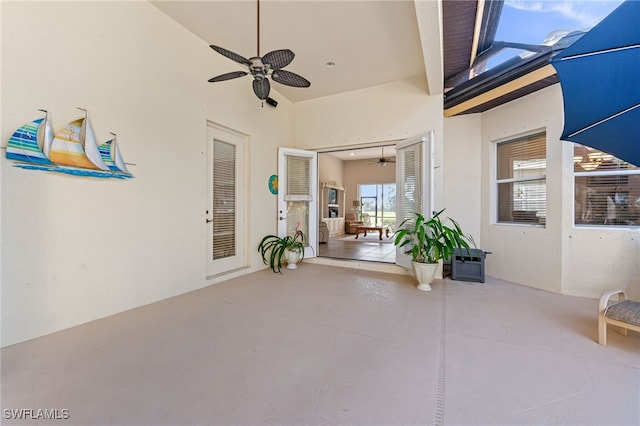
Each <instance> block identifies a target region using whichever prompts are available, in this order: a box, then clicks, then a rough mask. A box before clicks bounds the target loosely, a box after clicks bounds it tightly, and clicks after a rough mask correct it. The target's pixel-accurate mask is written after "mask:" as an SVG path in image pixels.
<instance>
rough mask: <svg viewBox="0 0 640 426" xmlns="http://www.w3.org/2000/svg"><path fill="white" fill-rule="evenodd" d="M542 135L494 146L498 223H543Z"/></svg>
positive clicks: (544, 160) (544, 169)
mask: <svg viewBox="0 0 640 426" xmlns="http://www.w3.org/2000/svg"><path fill="white" fill-rule="evenodd" d="M546 153H547V150H546V133H544V132H542V133H536V134H534V135H530V136H525V137H522V138H518V139H514V140H510V141H506V142H500V143H498V145H497V167H496V171H497V176H496V184H497V190H498V222H502V223H526V224H543V225H544V224H545V222H546V217H547V182H546V174H547V154H546Z"/></svg>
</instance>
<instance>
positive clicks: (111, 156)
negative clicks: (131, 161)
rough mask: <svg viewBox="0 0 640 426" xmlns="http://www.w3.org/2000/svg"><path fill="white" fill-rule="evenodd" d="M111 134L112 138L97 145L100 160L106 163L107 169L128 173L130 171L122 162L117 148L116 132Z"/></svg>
mask: <svg viewBox="0 0 640 426" xmlns="http://www.w3.org/2000/svg"><path fill="white" fill-rule="evenodd" d="M111 134H112V135H113V138H112V139H111V140H108V141H107V142H105V143H103V144H102V145H100V147H99V148H100V155H101V156H102V160H103V161H104V163H105V164H106V165H107V167H109V170H113V171H114V172H122V173H126V174H128V175H130V174H131V173H130V172H129V170H127V166H126V165H125V164H124V160H123V159H122V154H121V153H120V149H119V148H118V143H117V142H116V134H115V133H111Z"/></svg>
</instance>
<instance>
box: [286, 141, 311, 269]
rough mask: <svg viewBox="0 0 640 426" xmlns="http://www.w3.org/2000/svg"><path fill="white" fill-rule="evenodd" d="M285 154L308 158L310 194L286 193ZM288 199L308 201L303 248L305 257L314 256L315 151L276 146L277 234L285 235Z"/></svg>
mask: <svg viewBox="0 0 640 426" xmlns="http://www.w3.org/2000/svg"><path fill="white" fill-rule="evenodd" d="M285 156H295V157H306V158H308V159H309V160H310V166H311V167H310V176H309V183H310V188H309V190H310V194H308V195H307V196H300V195H288V194H286V191H287V179H288V176H287V171H286V167H285V164H286V163H285ZM288 201H308V203H309V206H308V220H309V224H308V226H309V230H308V232H307V234H308V235H306V237H307V243H308V244H309V247H307V248H306V249H305V252H304V256H305V257H308V258H309V257H316V253H317V251H318V153H317V152H316V151H306V150H301V149H293V148H285V147H280V148H278V211H277V213H278V214H277V217H278V236H279V237H284V236H285V235H287V233H288V232H287V229H288V228H291V226H287V225H288V222H287V202H288Z"/></svg>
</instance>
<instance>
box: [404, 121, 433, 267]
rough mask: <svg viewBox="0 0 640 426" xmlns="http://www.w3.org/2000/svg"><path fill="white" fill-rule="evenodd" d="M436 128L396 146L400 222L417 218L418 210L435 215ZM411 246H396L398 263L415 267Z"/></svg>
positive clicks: (426, 214) (427, 214) (428, 214)
mask: <svg viewBox="0 0 640 426" xmlns="http://www.w3.org/2000/svg"><path fill="white" fill-rule="evenodd" d="M433 145H434V143H433V130H431V131H429V132H428V133H425V134H424V135H420V136H416V137H413V138H409V139H406V140H404V141H402V142H400V143H398V144H397V145H396V185H397V186H396V197H397V198H396V223H397V224H398V225H400V223H401V222H402V221H403V220H405V219H407V218H414V217H415V215H414V214H413V213H414V212H418V213H422V214H424V215H425V216H431V215H432V212H433V208H434V201H433V200H434V182H433V149H434V147H433ZM406 250H407V247H402V248H396V264H397V265H399V266H403V267H405V268H411V257H409V256H408V255H406V254H404V253H403V252H404V251H406Z"/></svg>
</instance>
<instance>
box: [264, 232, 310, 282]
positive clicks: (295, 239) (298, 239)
mask: <svg viewBox="0 0 640 426" xmlns="http://www.w3.org/2000/svg"><path fill="white" fill-rule="evenodd" d="M306 246H308V244H307V243H306V237H305V235H304V233H303V232H302V231H301V230H299V229H296V232H295V233H294V234H293V235H287V236H284V237H278V236H277V235H267V236H266V237H264V238H263V239H262V241H260V244H259V245H258V252H260V254H261V255H262V261H263V262H264V264H265V265H269V267H270V268H271V269H273V272H280V273H282V272H281V268H282V264H283V262H286V263H287V269H296V268H297V267H298V262H300V261H301V260H302V259H304V248H305V247H306Z"/></svg>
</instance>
